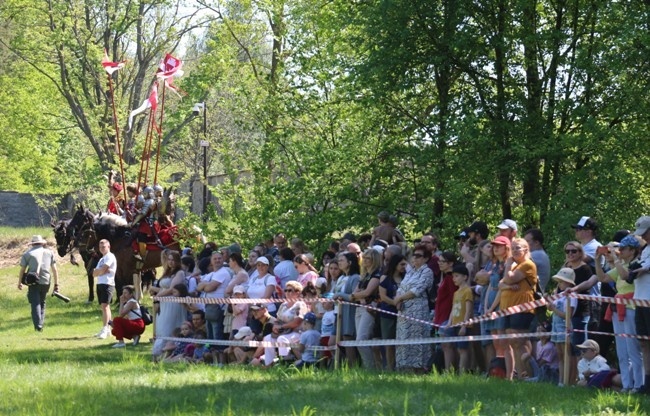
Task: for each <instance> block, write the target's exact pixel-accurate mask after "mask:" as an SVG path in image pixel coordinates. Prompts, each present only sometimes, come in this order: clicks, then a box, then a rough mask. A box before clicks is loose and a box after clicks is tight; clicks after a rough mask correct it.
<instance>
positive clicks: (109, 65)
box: [102, 49, 126, 75]
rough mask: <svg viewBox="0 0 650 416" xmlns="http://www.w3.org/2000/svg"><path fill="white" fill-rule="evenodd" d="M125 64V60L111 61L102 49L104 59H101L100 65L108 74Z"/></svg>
mask: <svg viewBox="0 0 650 416" xmlns="http://www.w3.org/2000/svg"><path fill="white" fill-rule="evenodd" d="M125 64H126V61H120V62H112V61H111V60H110V59H108V53H107V52H106V49H104V59H102V66H103V67H104V70H105V71H106V72H108V74H109V75H113V72H115V71H118V70H120V69H122V68H124V65H125Z"/></svg>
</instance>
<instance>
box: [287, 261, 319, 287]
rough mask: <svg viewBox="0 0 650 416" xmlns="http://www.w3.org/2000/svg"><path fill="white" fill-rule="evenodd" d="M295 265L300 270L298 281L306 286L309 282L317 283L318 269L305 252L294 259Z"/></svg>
mask: <svg viewBox="0 0 650 416" xmlns="http://www.w3.org/2000/svg"><path fill="white" fill-rule="evenodd" d="M293 265H294V267H295V268H296V271H298V282H300V284H301V285H302V286H303V287H304V286H307V283H308V282H311V283H312V284H313V285H316V279H318V271H317V270H316V268H315V267H314V266H312V265H311V262H310V261H309V259H308V258H307V256H306V255H304V254H298V255H297V256H296V257H295V258H294V259H293Z"/></svg>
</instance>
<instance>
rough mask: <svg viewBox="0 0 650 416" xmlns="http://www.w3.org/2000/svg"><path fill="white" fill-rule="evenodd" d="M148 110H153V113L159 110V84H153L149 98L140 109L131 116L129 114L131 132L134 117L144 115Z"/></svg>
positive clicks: (132, 112)
mask: <svg viewBox="0 0 650 416" xmlns="http://www.w3.org/2000/svg"><path fill="white" fill-rule="evenodd" d="M148 108H151V111H153V112H155V111H156V108H158V83H155V84H153V87H151V93H149V98H147V99H146V100H145V101H144V102H143V103H142V105H141V106H140V107H138V108H136V109H135V110H133V111H131V114H129V130H131V126H132V125H133V117H135V116H137V115H138V114H142V113H144V112H145V111H147V109H148Z"/></svg>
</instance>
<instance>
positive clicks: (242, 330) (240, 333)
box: [233, 326, 253, 339]
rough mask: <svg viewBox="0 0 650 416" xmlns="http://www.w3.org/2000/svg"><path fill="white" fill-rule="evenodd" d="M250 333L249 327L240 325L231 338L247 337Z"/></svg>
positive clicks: (251, 333)
mask: <svg viewBox="0 0 650 416" xmlns="http://www.w3.org/2000/svg"><path fill="white" fill-rule="evenodd" d="M251 335H253V331H252V330H251V328H250V327H248V326H242V327H241V328H239V331H237V333H236V334H235V335H234V336H233V338H235V339H242V338H244V337H249V336H251Z"/></svg>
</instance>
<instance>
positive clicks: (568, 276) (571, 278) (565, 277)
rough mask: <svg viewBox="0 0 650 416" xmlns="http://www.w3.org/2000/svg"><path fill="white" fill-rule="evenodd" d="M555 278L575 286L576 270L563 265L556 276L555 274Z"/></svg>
mask: <svg viewBox="0 0 650 416" xmlns="http://www.w3.org/2000/svg"><path fill="white" fill-rule="evenodd" d="M553 280H555V281H562V282H565V283H568V284H570V285H571V286H575V284H576V272H575V271H573V269H572V268H571V267H563V268H561V269H560V271H558V272H557V273H556V274H555V276H553Z"/></svg>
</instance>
